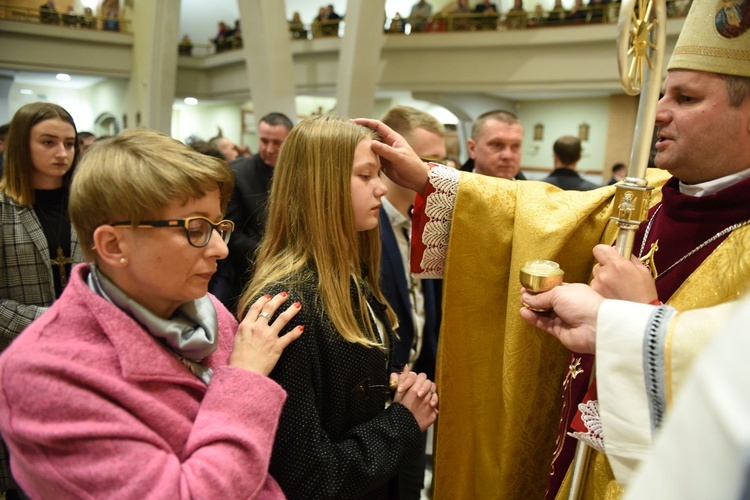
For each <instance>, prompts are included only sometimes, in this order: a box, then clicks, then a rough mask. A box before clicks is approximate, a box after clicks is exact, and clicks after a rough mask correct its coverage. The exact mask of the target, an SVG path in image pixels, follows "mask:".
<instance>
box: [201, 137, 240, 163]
mask: <svg viewBox="0 0 750 500" xmlns="http://www.w3.org/2000/svg"><path fill="white" fill-rule="evenodd" d="M208 142H209V144H211V145H213V146H215V147H217V148H218V149H219V151H221V153H222V154H223V155H224V159H225V160H226V161H227V163H229V162H230V161H232V160H234V159H236V158H237V157H238V156H239V153H238V152H237V146H235V145H234V143H233V142H232V141H230V140H229V139H227V138H226V137H224V136H222V135H218V136H216V137H212V138H211V140H209V141H208Z"/></svg>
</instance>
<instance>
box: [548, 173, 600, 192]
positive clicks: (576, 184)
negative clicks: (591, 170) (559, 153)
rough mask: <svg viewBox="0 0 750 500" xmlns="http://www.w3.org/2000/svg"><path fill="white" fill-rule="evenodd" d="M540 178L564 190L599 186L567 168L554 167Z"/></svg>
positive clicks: (578, 189)
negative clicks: (545, 175)
mask: <svg viewBox="0 0 750 500" xmlns="http://www.w3.org/2000/svg"><path fill="white" fill-rule="evenodd" d="M542 180H543V181H544V182H548V183H549V184H552V185H555V186H557V187H559V188H560V189H564V190H566V191H591V190H592V189H596V188H598V187H600V186H597V185H596V184H594V183H592V182H589V181H587V180H586V179H584V178H583V177H581V176H580V175H579V174H578V172H576V171H575V170H571V169H569V168H558V169H555V170H554V171H553V172H552V173H551V174H549V175H548V176H547V177H545V178H544V179H542Z"/></svg>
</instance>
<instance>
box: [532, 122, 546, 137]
mask: <svg viewBox="0 0 750 500" xmlns="http://www.w3.org/2000/svg"><path fill="white" fill-rule="evenodd" d="M534 140H535V141H542V140H544V125H542V124H541V123H537V124H536V125H534Z"/></svg>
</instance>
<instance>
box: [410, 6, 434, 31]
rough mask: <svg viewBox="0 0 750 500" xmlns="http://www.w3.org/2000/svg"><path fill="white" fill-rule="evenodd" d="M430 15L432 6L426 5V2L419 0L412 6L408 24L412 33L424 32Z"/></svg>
mask: <svg viewBox="0 0 750 500" xmlns="http://www.w3.org/2000/svg"><path fill="white" fill-rule="evenodd" d="M431 15H432V5H430V4H429V3H427V1H426V0H419V1H418V2H417V3H415V4H414V5H412V7H411V12H410V13H409V24H410V25H411V31H412V32H419V31H424V30H425V28H426V27H427V22H428V21H429V19H430V16H431Z"/></svg>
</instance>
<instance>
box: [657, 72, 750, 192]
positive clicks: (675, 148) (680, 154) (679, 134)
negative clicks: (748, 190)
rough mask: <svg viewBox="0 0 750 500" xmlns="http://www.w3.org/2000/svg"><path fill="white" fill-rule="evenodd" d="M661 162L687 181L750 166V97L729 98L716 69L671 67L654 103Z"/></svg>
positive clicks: (712, 176) (658, 163)
mask: <svg viewBox="0 0 750 500" xmlns="http://www.w3.org/2000/svg"><path fill="white" fill-rule="evenodd" d="M656 126H657V127H658V140H657V142H656V151H657V153H656V157H655V159H654V162H655V164H656V166H657V167H659V168H661V169H664V170H667V171H668V172H669V173H670V174H672V175H673V176H675V177H677V178H678V179H680V180H681V181H683V182H686V183H688V184H696V183H700V182H706V181H710V180H714V179H718V178H720V177H724V176H726V175H729V174H732V173H735V172H739V171H741V170H745V169H747V168H750V98H747V97H746V98H745V99H744V101H743V102H742V103H741V104H740V105H739V106H732V105H731V104H730V102H729V94H728V92H727V83H726V80H725V79H724V77H722V76H720V75H717V74H715V73H705V72H702V71H690V70H670V71H669V74H668V75H667V78H666V80H665V82H664V97H662V98H661V99H660V100H659V104H658V106H657V108H656Z"/></svg>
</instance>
